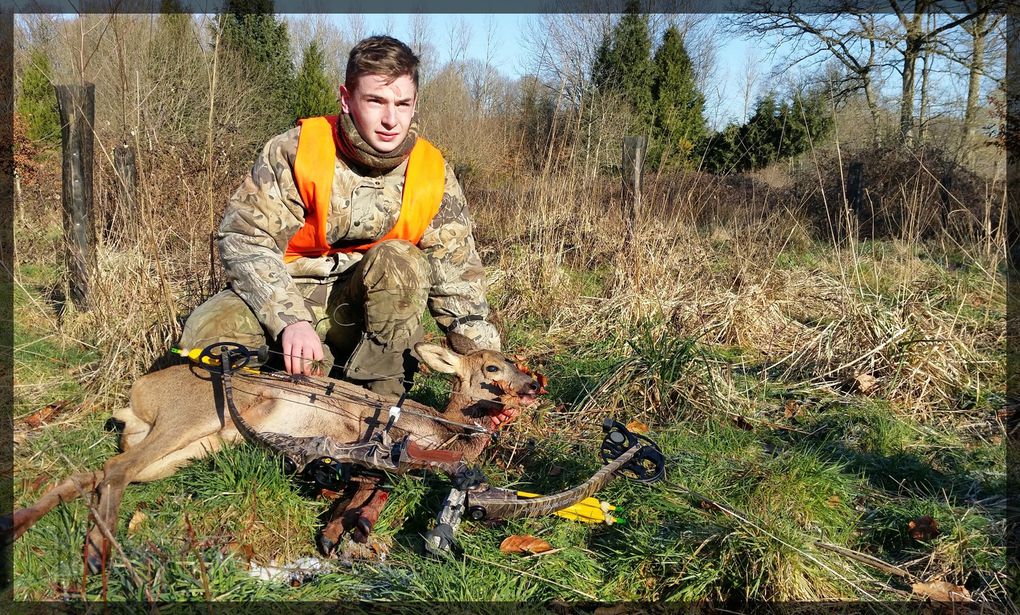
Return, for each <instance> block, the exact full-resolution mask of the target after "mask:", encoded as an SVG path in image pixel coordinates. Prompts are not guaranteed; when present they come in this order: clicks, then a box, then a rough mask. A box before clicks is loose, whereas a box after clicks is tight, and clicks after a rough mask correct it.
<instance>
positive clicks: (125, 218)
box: [107, 141, 138, 236]
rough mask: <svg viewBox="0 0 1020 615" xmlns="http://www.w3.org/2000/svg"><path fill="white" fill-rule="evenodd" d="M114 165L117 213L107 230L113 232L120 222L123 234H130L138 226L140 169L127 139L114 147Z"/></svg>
mask: <svg viewBox="0 0 1020 615" xmlns="http://www.w3.org/2000/svg"><path fill="white" fill-rule="evenodd" d="M113 167H114V169H115V170H116V172H117V215H116V216H115V217H113V219H111V220H109V222H108V225H109V227H110V228H108V229H107V231H108V232H112V231H113V230H114V228H113V227H114V226H116V225H117V224H118V223H119V225H120V233H121V235H123V236H130V235H131V234H132V233H133V232H134V231H136V230H137V227H138V225H137V216H136V214H135V198H136V197H135V193H136V191H137V190H138V169H137V168H136V166H135V150H134V148H133V147H131V145H130V144H128V142H127V141H124V142H123V143H121V144H120V145H118V146H117V147H115V148H114V150H113ZM117 218H119V220H117Z"/></svg>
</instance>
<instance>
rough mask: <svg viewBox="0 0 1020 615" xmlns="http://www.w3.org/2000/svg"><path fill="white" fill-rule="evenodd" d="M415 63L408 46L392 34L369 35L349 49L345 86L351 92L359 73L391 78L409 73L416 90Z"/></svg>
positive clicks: (416, 70)
mask: <svg viewBox="0 0 1020 615" xmlns="http://www.w3.org/2000/svg"><path fill="white" fill-rule="evenodd" d="M418 63H419V60H418V56H416V55H415V54H414V52H413V51H411V48H410V47H408V46H407V45H405V44H404V43H402V42H400V41H398V40H397V39H395V38H393V37H392V36H370V37H368V38H366V39H363V40H361V41H360V42H359V43H358V44H357V45H355V46H354V49H351V55H350V56H349V57H348V58H347V75H346V77H344V85H345V86H347V89H348V90H350V91H352V92H353V91H354V86H355V85H356V84H357V83H358V77H360V76H362V75H382V76H383V77H389V78H390V79H391V80H392V79H397V78H398V77H403V76H404V75H409V76H410V77H411V80H412V81H414V89H415V90H416V91H417V89H418Z"/></svg>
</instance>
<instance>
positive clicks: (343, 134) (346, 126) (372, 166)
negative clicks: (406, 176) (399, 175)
mask: <svg viewBox="0 0 1020 615" xmlns="http://www.w3.org/2000/svg"><path fill="white" fill-rule="evenodd" d="M337 136H338V137H339V139H337V143H338V144H339V147H340V153H341V154H343V156H344V158H345V159H347V160H348V161H350V162H353V163H354V164H356V165H358V166H360V167H362V168H365V169H368V170H370V171H376V172H380V173H386V172H388V171H392V170H393V169H395V168H397V167H398V166H400V163H402V162H404V160H406V159H407V157H408V156H409V155H410V154H411V150H412V149H414V144H415V142H416V141H417V140H418V120H417V118H412V119H411V128H410V130H409V131H408V133H407V137H406V138H404V142H403V143H401V144H400V146H399V147H397V149H395V150H393V151H392V152H388V153H383V152H380V151H379V150H377V149H375V148H374V147H372V146H371V145H370V144H369V143H368V141H365V139H363V138H362V137H361V134H360V133H359V132H358V129H357V127H355V126H354V120H352V119H351V116H350V114H349V113H341V114H340V121H339V122H337Z"/></svg>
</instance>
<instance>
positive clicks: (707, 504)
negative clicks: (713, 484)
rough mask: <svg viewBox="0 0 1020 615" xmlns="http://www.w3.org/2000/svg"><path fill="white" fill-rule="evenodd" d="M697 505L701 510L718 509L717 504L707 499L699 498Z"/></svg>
mask: <svg viewBox="0 0 1020 615" xmlns="http://www.w3.org/2000/svg"><path fill="white" fill-rule="evenodd" d="M698 507H699V508H701V509H702V510H719V505H718V504H716V503H715V502H710V501H709V500H701V501H700V502H698Z"/></svg>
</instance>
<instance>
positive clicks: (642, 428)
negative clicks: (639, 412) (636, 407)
mask: <svg viewBox="0 0 1020 615" xmlns="http://www.w3.org/2000/svg"><path fill="white" fill-rule="evenodd" d="M627 431H629V432H632V433H648V425H645V424H644V423H642V422H641V421H639V420H637V419H634V420H633V421H631V422H629V423H627Z"/></svg>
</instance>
